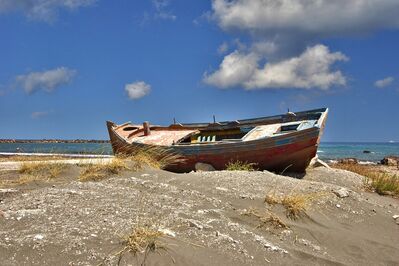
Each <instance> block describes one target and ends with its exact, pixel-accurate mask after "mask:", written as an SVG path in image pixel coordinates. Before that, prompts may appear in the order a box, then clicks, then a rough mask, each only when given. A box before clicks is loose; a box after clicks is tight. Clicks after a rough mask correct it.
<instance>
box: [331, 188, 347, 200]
mask: <svg viewBox="0 0 399 266" xmlns="http://www.w3.org/2000/svg"><path fill="white" fill-rule="evenodd" d="M333 193H334V194H335V195H337V197H339V198H346V197H349V190H348V189H347V188H343V187H341V188H340V189H334V190H333Z"/></svg>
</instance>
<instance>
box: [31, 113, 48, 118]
mask: <svg viewBox="0 0 399 266" xmlns="http://www.w3.org/2000/svg"><path fill="white" fill-rule="evenodd" d="M48 114H49V112H40V111H39V112H33V113H32V114H31V115H30V117H31V118H32V119H39V118H41V117H43V116H46V115H48Z"/></svg>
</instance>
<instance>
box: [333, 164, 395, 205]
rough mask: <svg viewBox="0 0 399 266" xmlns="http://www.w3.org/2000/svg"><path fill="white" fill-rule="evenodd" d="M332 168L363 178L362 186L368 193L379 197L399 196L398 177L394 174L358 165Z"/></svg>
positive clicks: (340, 165) (343, 165)
mask: <svg viewBox="0 0 399 266" xmlns="http://www.w3.org/2000/svg"><path fill="white" fill-rule="evenodd" d="M334 167H335V168H338V169H343V170H347V171H350V172H353V173H356V174H359V175H362V176H364V185H365V187H366V189H367V190H369V191H373V192H376V193H378V194H379V195H391V196H396V197H398V196H399V176H398V175H396V174H392V173H388V172H385V171H383V170H381V169H378V168H376V167H372V166H366V165H359V164H336V165H334Z"/></svg>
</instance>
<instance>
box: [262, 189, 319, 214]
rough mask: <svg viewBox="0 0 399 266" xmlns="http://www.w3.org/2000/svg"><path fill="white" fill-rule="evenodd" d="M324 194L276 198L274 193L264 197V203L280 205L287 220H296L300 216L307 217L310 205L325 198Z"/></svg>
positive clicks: (291, 194)
mask: <svg viewBox="0 0 399 266" xmlns="http://www.w3.org/2000/svg"><path fill="white" fill-rule="evenodd" d="M325 195H326V193H323V192H315V193H290V194H288V195H282V196H277V195H276V194H275V193H269V194H267V195H266V197H265V200H264V202H265V203H268V204H269V205H275V204H281V205H282V206H283V207H284V208H285V211H286V215H287V217H288V218H290V219H292V220H296V219H298V218H300V217H302V216H308V215H307V211H308V210H309V208H310V207H311V206H312V203H313V202H314V201H315V200H317V199H319V198H321V197H323V196H325Z"/></svg>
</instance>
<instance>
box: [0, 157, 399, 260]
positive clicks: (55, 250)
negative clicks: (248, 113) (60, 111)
mask: <svg viewBox="0 0 399 266" xmlns="http://www.w3.org/2000/svg"><path fill="white" fill-rule="evenodd" d="M79 171H80V168H79V166H76V165H73V164H72V165H69V166H68V167H67V169H66V170H65V171H64V172H63V173H62V174H61V175H60V177H59V178H57V179H53V180H51V181H36V182H34V183H29V184H24V185H20V186H16V187H12V188H9V187H7V188H2V189H0V258H1V260H0V265H117V263H118V260H119V256H116V255H115V254H116V253H117V252H118V251H120V250H121V249H122V248H123V245H122V244H121V236H123V235H126V234H127V233H128V232H129V231H130V230H131V229H132V228H134V227H137V226H138V225H140V226H143V225H148V226H154V228H158V229H160V230H161V231H162V232H163V233H164V236H162V237H161V238H160V239H159V241H160V243H162V245H163V246H164V248H165V250H163V249H159V250H158V251H155V252H150V253H149V255H148V257H147V258H146V259H145V265H267V264H271V265H310V264H312V265H398V264H399V225H398V223H399V219H398V220H395V219H394V218H393V216H394V215H399V201H398V199H394V198H392V197H387V196H379V195H377V194H375V193H370V192H366V191H365V190H364V189H363V177H362V176H359V175H357V174H354V173H351V172H347V171H344V170H338V169H327V168H315V169H310V170H309V171H308V172H307V174H306V175H305V176H304V177H303V178H302V179H295V178H292V177H289V176H280V175H276V174H273V173H270V172H267V171H264V172H241V171H237V172H229V171H217V172H197V173H188V174H174V173H170V172H166V171H161V170H155V169H146V170H143V171H139V172H132V171H124V172H123V173H120V174H118V175H114V176H111V177H110V178H107V179H104V180H102V181H98V182H84V183H83V182H79V181H77V176H78V174H79ZM18 175H19V174H18V172H17V171H15V170H8V171H1V172H0V180H1V179H12V178H17V177H18ZM339 192H342V193H343V194H342V193H341V194H340V193H339ZM309 193H315V194H316V195H318V196H317V197H316V199H315V201H314V202H312V204H311V206H309V209H308V210H307V211H306V215H302V216H301V217H299V218H298V219H296V220H292V219H289V218H288V217H287V216H286V210H285V209H284V207H283V206H282V205H281V204H276V205H270V204H267V203H265V202H264V199H265V196H266V195H267V194H269V195H274V196H275V197H283V196H284V195H294V194H309ZM339 195H340V196H339ZM268 212H273V213H274V214H275V215H276V216H277V217H279V218H280V220H281V221H282V222H283V223H284V224H285V225H286V228H284V227H275V226H274V225H273V224H271V223H262V221H261V220H260V219H259V218H258V217H257V216H256V215H254V214H253V213H257V214H263V213H268ZM251 213H252V214H251ZM143 260H144V257H143V254H138V255H137V256H133V255H132V254H125V255H124V256H122V258H121V261H120V265H140V264H141V263H142V262H143Z"/></svg>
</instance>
